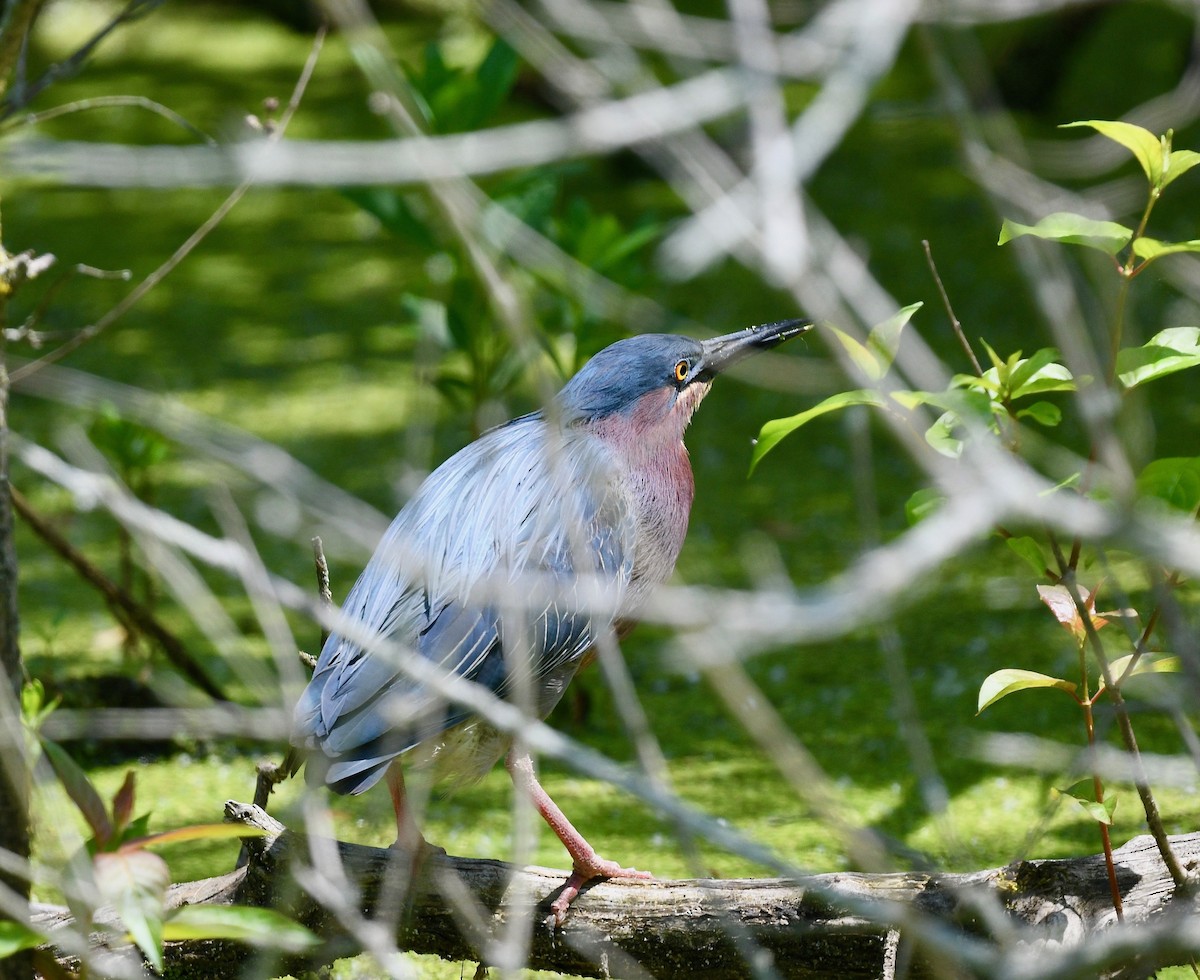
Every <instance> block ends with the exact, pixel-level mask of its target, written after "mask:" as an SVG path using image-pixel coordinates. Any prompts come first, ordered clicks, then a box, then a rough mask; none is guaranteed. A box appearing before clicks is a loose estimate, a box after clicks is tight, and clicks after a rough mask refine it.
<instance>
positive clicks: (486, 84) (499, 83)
mask: <svg viewBox="0 0 1200 980" xmlns="http://www.w3.org/2000/svg"><path fill="white" fill-rule="evenodd" d="M518 67H519V61H518V59H517V52H516V51H514V50H513V48H512V46H511V45H510V44H508V42H507V41H504V40H503V39H498V40H497V41H496V43H495V44H493V45H492V48H491V50H490V51H488V53H487V56H486V57H485V58H484V59H483V61H482V62H480V65H479V68H478V69H477V70H476V72H475V93H474V98H473V99H472V100H471V103H472V109H473V111H472V114H471V123H470V126H469V127H468V128H470V129H479V128H480V127H481V126H482V125H483V124H484V123H486V122H487V121H488V120H489V119H490V118H491V117H492V115H493V114H494V113H495V112H496V110H497V109H499V108H500V106H501V104H502V103H503V102H504V100H505V99H507V98H508V94H509V92H511V91H512V87H513V84H514V83H515V82H516V80H517V69H518Z"/></svg>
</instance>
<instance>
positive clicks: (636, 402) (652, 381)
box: [558, 320, 812, 438]
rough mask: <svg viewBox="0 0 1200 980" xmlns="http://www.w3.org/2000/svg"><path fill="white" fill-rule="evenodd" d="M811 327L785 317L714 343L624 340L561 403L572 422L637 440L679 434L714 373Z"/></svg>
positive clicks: (570, 386)
mask: <svg viewBox="0 0 1200 980" xmlns="http://www.w3.org/2000/svg"><path fill="white" fill-rule="evenodd" d="M811 328H812V324H811V323H810V322H808V321H807V320H783V321H781V322H779V323H769V324H766V325H764V326H760V327H748V328H747V329H745V330H739V331H737V332H736V333H730V334H725V335H724V336H722V337H713V338H712V339H710V340H692V339H691V338H690V337H679V336H676V335H674V334H643V335H641V336H639V337H630V338H628V339H627V340H619V341H617V342H616V343H615V344H613V345H611V346H610V347H606V348H604V350H602V351H600V353H598V354H596V355H595V356H594V357H593V358H592V359H591V360H590V361H588V362H587V363H586V364H585V365H584V366H583V367H582V368H581V369H580V370H579V373H578V374H576V375H575V377H573V378H572V379H571V380H570V381H569V382H567V385H566V387H564V388H563V390H562V391H561V392H560V393H559V396H558V397H559V404H560V406H561V408H562V411H563V416H564V418H565V419H566V420H567V421H568V422H585V423H592V424H596V423H602V424H603V425H604V427H605V428H606V429H611V428H614V427H616V428H621V429H624V430H625V431H626V432H627V433H628V435H630V436H635V437H643V438H653V437H654V436H655V435H660V434H661V435H663V436H667V437H669V438H679V437H680V436H682V434H683V430H684V429H685V428H686V427H687V424H688V422H689V421H691V418H692V414H693V413H694V412H695V411H696V408H697V407H698V406H699V404H700V402H701V400H702V399H703V398H704V396H705V395H706V394H708V389H709V388H710V387H711V385H712V381H713V378H715V377H716V376H717V375H718V374H720V373H721V372H722V371H724V370H725V369H726V368H728V367H729V366H730V365H733V364H736V363H737V362H738V361H740V360H742V359H743V358H744V357H747V356H749V355H750V354H755V353H757V352H759V351H763V350H769V349H770V348H772V347H775V346H777V345H779V344H782V343H783V342H784V341H785V340H790V339H791V338H792V337H798V336H799V335H800V334H802V333H805V332H806V331H808V330H810V329H811Z"/></svg>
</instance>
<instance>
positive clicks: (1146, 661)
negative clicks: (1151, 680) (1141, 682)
mask: <svg viewBox="0 0 1200 980" xmlns="http://www.w3.org/2000/svg"><path fill="white" fill-rule="evenodd" d="M1131 660H1133V654H1132V653H1131V654H1129V655H1128V656H1126V657H1118V658H1117V659H1116V660H1114V661H1112V662H1111V663H1110V664H1109V665H1108V670H1109V673H1110V674H1112V676H1113V679H1114V680H1115V681H1117V682H1120V680H1121V678H1122V677H1124V676H1125V671H1126V670H1128V669H1129V662H1130V661H1131ZM1182 670H1183V662H1182V661H1181V660H1180V659H1179V658H1178V657H1166V656H1163V655H1161V654H1159V655H1151V654H1148V653H1146V654H1142V656H1141V657H1139V658H1138V662H1137V663H1136V664H1134V665H1133V672H1132V673H1131V674H1130V675H1129V676H1130V677H1138V676H1141V675H1143V674H1178V673H1179V672H1180V671H1182ZM1103 690H1104V679H1103V678H1101V679H1100V685H1099V687H1097V688H1096V693H1097V694H1099V693H1100V692H1101V691H1103Z"/></svg>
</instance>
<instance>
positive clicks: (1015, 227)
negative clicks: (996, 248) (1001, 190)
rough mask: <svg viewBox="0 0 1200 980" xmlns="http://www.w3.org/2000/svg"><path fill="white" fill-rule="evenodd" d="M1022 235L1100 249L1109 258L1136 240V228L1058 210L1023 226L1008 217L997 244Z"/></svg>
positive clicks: (1002, 226) (1002, 243)
mask: <svg viewBox="0 0 1200 980" xmlns="http://www.w3.org/2000/svg"><path fill="white" fill-rule="evenodd" d="M1022 235H1033V236H1034V237H1035V238H1044V239H1045V240H1046V241H1051V242H1062V243H1063V244H1065V245H1083V246H1085V247H1087V248H1095V249H1099V250H1100V251H1101V252H1104V253H1105V254H1107V255H1116V254H1117V253H1118V252H1119V251H1121V249H1123V248H1124V247H1125V246H1126V245H1128V244H1129V239H1131V238H1132V237H1133V229H1131V228H1126V227H1125V226H1124V225H1120V224H1117V223H1116V222H1115V221H1098V220H1096V219H1095V218H1085V217H1084V216H1083V215H1082V214H1072V213H1071V212H1069V211H1056V212H1055V213H1054V214H1048V215H1046V217H1044V218H1042V220H1041V221H1039V222H1038V223H1037V224H1036V225H1022V224H1019V223H1018V222H1016V221H1009V220H1008V219H1007V218H1005V219H1004V224H1003V225H1001V227H1000V240H999V241H998V242H997V244H998V245H1004V244H1006V243H1007V242H1010V241H1012V240H1013V239H1014V238H1020V237H1021V236H1022Z"/></svg>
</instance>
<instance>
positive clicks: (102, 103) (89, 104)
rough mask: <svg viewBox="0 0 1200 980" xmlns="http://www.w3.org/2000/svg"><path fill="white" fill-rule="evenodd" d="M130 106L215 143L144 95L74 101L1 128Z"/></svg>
mask: <svg viewBox="0 0 1200 980" xmlns="http://www.w3.org/2000/svg"><path fill="white" fill-rule="evenodd" d="M126 107H132V108H137V109H146V110H147V111H149V112H153V113H155V114H157V115H160V116H162V117H163V118H164V119H168V120H170V121H171V122H173V123H175V125H177V126H179V127H180V128H181V129H184V130H186V131H187V132H189V133H191V134H192V135H193V136H196V137H198V138H199V139H201V140H203V141H204V142H205V143H207V144H208V145H209V146H216V145H217V141H216V140H215V139H213V138H212V137H211V136H209V135H208V133H206V132H204V130H202V129H201V128H200V127H199V126H195V125H193V124H192V123H190V122H188V121H187V120H186V119H185V118H184V117H183V116H181V115H180V114H179V113H178V112H176V111H175V110H174V109H171V108H169V107H167V106H165V105H163V104H162V103H161V102H155V101H154V100H153V99H149V98H147V97H146V96H144V95H98V96H95V97H94V98H90V99H77V100H76V101H74V102H66V103H63V104H62V105H56V106H53V107H51V108H49V109H44V110H43V111H41V112H31V113H29V114H28V115H25V116H21V117H20V118H13V119H10V120H9V121H8V122H6V123H4V124H3V126H0V128H2V129H9V128H12V127H13V126H36V125H37V124H38V123H43V122H48V121H49V120H51V119H57V118H58V117H59V116H66V115H70V114H71V113H74V112H85V111H87V110H88V109H113V108H126Z"/></svg>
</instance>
